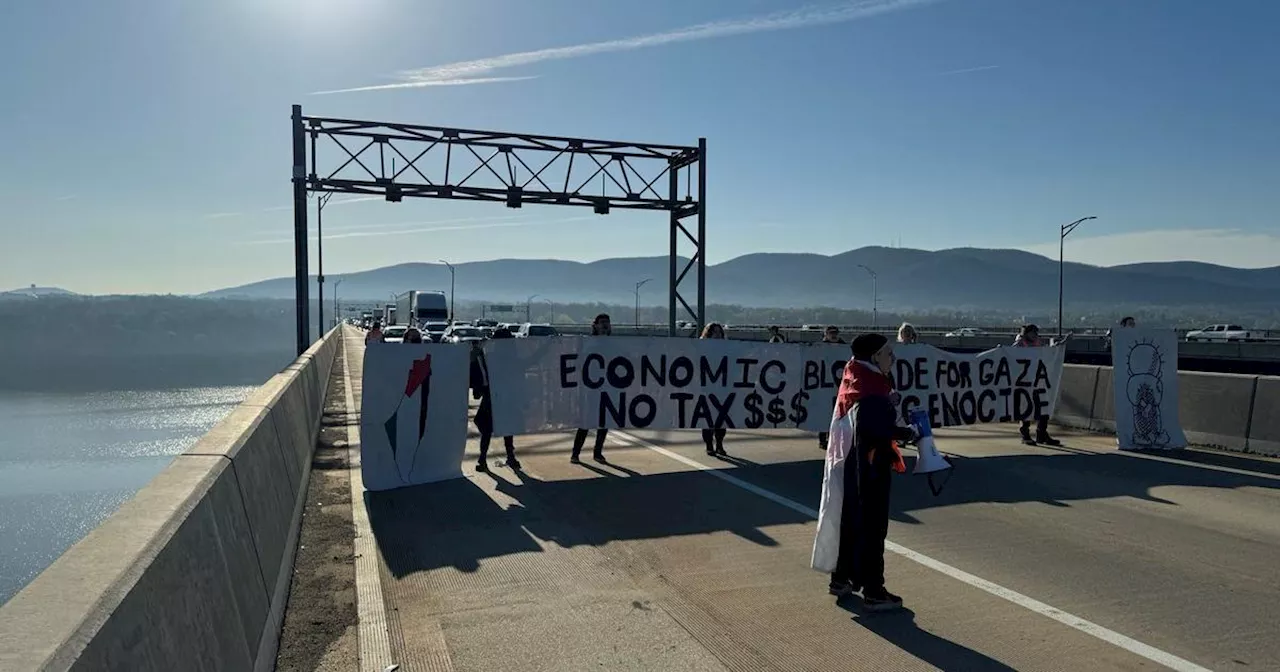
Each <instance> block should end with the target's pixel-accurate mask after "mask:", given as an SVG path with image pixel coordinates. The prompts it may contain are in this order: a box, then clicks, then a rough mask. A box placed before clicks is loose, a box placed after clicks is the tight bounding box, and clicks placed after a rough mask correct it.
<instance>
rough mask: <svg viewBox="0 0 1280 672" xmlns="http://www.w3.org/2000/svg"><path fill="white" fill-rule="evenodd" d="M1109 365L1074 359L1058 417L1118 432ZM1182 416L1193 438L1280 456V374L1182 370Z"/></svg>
mask: <svg viewBox="0 0 1280 672" xmlns="http://www.w3.org/2000/svg"><path fill="white" fill-rule="evenodd" d="M1112 376H1113V372H1112V369H1111V367H1109V366H1079V365H1073V364H1068V365H1067V366H1066V368H1065V369H1064V371H1063V375H1062V383H1061V387H1060V388H1059V392H1060V396H1059V397H1058V409H1057V412H1056V413H1055V414H1054V417H1053V421H1054V422H1055V423H1057V424H1060V425H1064V426H1067V427H1078V428H1083V429H1088V430H1092V431H1097V432H1111V433H1114V432H1115V429H1116V418H1115V387H1114V379H1113V377H1112ZM1178 391H1179V394H1178V416H1179V421H1180V424H1181V425H1182V429H1183V431H1184V432H1185V433H1186V435H1187V440H1188V441H1190V442H1192V443H1195V444H1198V445H1204V446H1212V447H1216V448H1225V449H1228V450H1234V451H1240V452H1248V453H1259V454H1262V455H1273V456H1274V455H1280V377H1276V376H1250V375H1237V374H1230V373H1201V372H1198V371H1179V372H1178Z"/></svg>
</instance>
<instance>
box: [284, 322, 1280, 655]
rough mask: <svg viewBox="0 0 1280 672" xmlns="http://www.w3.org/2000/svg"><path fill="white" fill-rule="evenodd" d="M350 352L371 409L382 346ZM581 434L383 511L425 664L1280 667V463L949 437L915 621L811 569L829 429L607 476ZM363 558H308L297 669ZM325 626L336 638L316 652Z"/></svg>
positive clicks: (909, 592)
mask: <svg viewBox="0 0 1280 672" xmlns="http://www.w3.org/2000/svg"><path fill="white" fill-rule="evenodd" d="M346 354H347V364H348V368H346V369H345V371H346V372H347V373H349V374H350V376H351V377H352V382H353V386H354V387H355V388H356V389H355V391H356V392H357V395H356V401H357V404H358V381H359V374H360V369H359V356H360V354H361V348H360V346H359V344H358V343H357V342H354V341H352V342H349V343H348V347H347V351H346ZM335 370H336V371H337V375H338V376H342V375H343V369H341V367H335ZM335 408H338V409H340V407H335ZM348 417H351V418H352V420H353V421H354V415H352V416H348ZM568 438H569V437H566V436H562V435H541V436H526V437H517V450H518V454H519V457H520V459H521V461H522V462H523V466H524V470H523V472H515V471H513V470H511V469H509V468H506V467H505V466H499V465H500V464H501V462H502V459H501V458H502V449H501V444H500V442H495V443H496V445H495V446H494V448H495V449H496V450H495V452H494V453H491V468H492V472H491V473H490V474H476V473H475V472H474V466H473V462H472V463H469V464H468V465H467V468H466V472H467V474H468V477H467V478H465V479H460V480H456V481H452V482H447V483H440V484H434V485H428V486H421V487H417V488H408V489H404V490H399V491H394V492H390V493H382V494H379V495H376V496H372V497H370V498H369V499H368V501H369V507H368V513H369V520H370V523H371V524H372V529H373V533H374V536H375V537H376V539H377V543H378V547H379V551H380V553H379V561H380V562H379V580H380V584H381V594H382V598H383V602H384V604H385V614H386V618H387V623H388V626H389V633H390V642H389V648H390V651H389V653H390V657H391V659H392V660H393V661H394V662H397V663H399V664H400V665H401V668H400V669H402V670H449V669H452V670H498V669H518V670H557V671H559V670H587V669H592V670H597V669H610V670H615V669H634V670H720V669H733V670H775V669H776V670H833V669H904V670H910V669H934V668H941V669H955V670H1000V669H1018V670H1056V669H1082V668H1084V667H1092V668H1093V669H1133V670H1136V669H1162V666H1161V665H1160V664H1157V663H1156V662H1153V660H1152V659H1153V658H1154V659H1156V660H1161V661H1163V662H1164V663H1165V664H1166V665H1169V666H1172V667H1175V668H1178V669H1197V668H1196V667H1195V665H1200V666H1204V667H1207V668H1211V669H1280V641H1278V640H1276V638H1275V637H1274V632H1275V627H1276V623H1275V619H1274V614H1275V610H1274V605H1275V604H1277V603H1278V601H1280V582H1277V581H1276V580H1275V578H1276V574H1275V568H1274V559H1275V558H1276V557H1280V517H1277V516H1276V515H1275V513H1276V511H1280V489H1277V488H1280V463H1277V462H1273V461H1265V460H1254V459H1249V458H1245V457H1240V456H1233V455H1225V454H1219V453H1211V452H1202V451H1185V452H1184V453H1182V454H1180V455H1179V456H1178V457H1177V458H1165V457H1159V458H1150V457H1143V456H1133V455H1125V454H1119V453H1117V452H1116V451H1115V450H1114V445H1113V444H1114V442H1113V441H1111V440H1109V439H1107V438H1105V437H1097V436H1084V435H1064V436H1063V438H1064V441H1065V443H1066V446H1065V447H1064V448H1061V449H1046V448H1039V447H1025V446H1022V445H1020V444H1019V443H1018V442H1017V440H1016V430H1015V429H1013V428H1011V427H1004V426H987V427H982V428H975V429H969V430H963V431H947V432H940V433H939V442H940V445H941V447H942V449H943V450H944V451H946V452H948V453H953V454H955V455H957V458H956V460H955V461H956V462H957V468H956V471H955V476H954V479H953V480H952V482H951V483H950V484H949V485H948V486H947V489H946V491H945V492H944V493H943V494H942V495H941V496H940V497H937V498H935V497H933V496H932V495H930V493H929V492H928V490H927V488H926V487H925V485H924V483H923V481H922V480H921V479H920V478H911V477H900V478H897V479H896V481H895V483H894V488H895V492H894V495H893V513H892V517H893V518H892V523H891V528H890V533H889V536H890V540H891V541H892V542H894V543H895V544H897V545H899V546H895V548H896V549H897V552H891V553H889V554H887V558H886V560H887V575H888V579H889V587H890V589H891V590H894V591H895V592H897V593H899V594H901V595H902V596H903V597H904V599H905V601H906V606H907V610H904V611H902V612H900V613H892V614H865V613H862V612H861V611H860V610H859V608H858V607H857V606H856V605H857V602H856V600H854V601H852V602H851V604H850V605H847V606H840V605H837V604H836V603H835V600H834V598H831V597H829V596H828V595H827V594H826V577H825V576H823V575H820V574H818V573H816V572H813V571H812V570H810V569H809V568H808V560H809V553H810V549H811V545H812V539H813V527H814V525H813V517H812V509H815V508H816V507H817V500H818V488H819V484H820V481H821V452H820V451H819V450H818V447H817V444H816V442H815V440H814V438H813V437H812V436H811V435H802V434H799V433H797V432H754V433H745V432H743V433H739V432H730V433H729V435H728V439H727V440H726V447H727V449H728V450H729V452H730V453H731V455H732V457H731V458H729V459H727V460H718V459H715V458H710V457H708V456H706V455H705V454H704V453H703V451H702V449H701V443H700V440H699V439H698V437H697V435H696V434H691V433H678V432H634V433H631V434H629V435H623V434H621V433H615V436H614V437H611V439H610V442H609V443H608V444H607V446H606V455H607V456H608V460H609V463H608V464H606V465H598V464H595V463H591V462H588V463H585V464H583V465H581V466H575V465H570V464H569V463H568V450H569V447H568ZM473 439H474V437H473ZM322 443H323V441H322ZM322 448H323V446H322ZM476 453H477V450H476V447H475V446H474V445H472V446H470V447H469V455H470V459H471V460H474V459H475V455H476ZM712 472H714V473H712ZM717 474H718V475H719V476H717ZM724 476H728V478H724ZM313 488H314V486H313ZM308 511H310V505H308ZM348 515H349V514H348ZM338 519H340V516H339V518H338ZM308 525H312V526H314V525H315V522H314V521H313V520H308V521H307V522H305V523H304V529H303V538H304V542H305V540H306V539H307V535H308V527H307V526H308ZM348 548H350V547H349V546H348ZM330 555H331V554H330ZM338 555H340V554H338ZM351 567H352V565H351V563H350V562H349V561H346V562H342V561H340V559H339V558H337V557H335V558H334V559H333V560H332V561H325V560H324V559H323V558H321V559H319V560H314V561H307V560H306V559H305V556H304V555H303V554H302V552H300V555H299V565H298V567H297V571H298V574H297V577H296V578H295V583H294V593H293V595H292V596H291V602H290V607H289V608H290V613H289V615H288V616H287V617H286V632H285V637H284V641H282V654H281V669H315V668H317V667H319V668H324V667H325V665H332V668H331V669H341V668H340V667H339V666H338V664H337V663H336V662H335V661H340V660H343V659H344V658H345V657H346V656H348V655H349V654H347V653H342V651H343V650H344V648H350V646H351V642H352V641H353V639H352V638H353V634H352V633H353V627H354V624H353V623H351V622H350V621H351V618H350V616H349V612H350V610H349V609H346V608H341V609H330V610H329V611H328V612H325V611H323V610H314V609H313V613H311V615H310V616H308V615H307V611H306V610H307V606H306V605H308V604H314V603H315V599H314V596H310V598H311V599H310V600H309V599H308V590H310V591H314V590H316V589H318V588H317V587H319V586H323V585H325V582H323V581H321V582H316V581H314V580H309V579H308V578H307V577H316V576H336V577H341V576H343V572H348V573H350V572H352V569H351ZM348 576H349V574H348ZM984 580H985V582H984ZM334 581H336V579H335V580H334ZM334 581H329V584H330V585H335V582H334ZM987 582H989V583H987ZM993 584H994V585H993ZM308 585H310V586H311V588H308ZM344 585H345V584H344ZM996 586H998V587H996ZM1000 588H1003V589H1007V590H1008V591H1011V592H1010V593H1008V594H1005V596H1003V597H1002V596H998V595H997V594H993V593H1000V592H1001V590H1000ZM335 599H336V598H335ZM295 601H296V602H297V603H298V604H299V605H302V606H300V607H299V611H298V612H296V613H295V610H294V602H295ZM1056 610H1061V611H1062V612H1068V613H1069V614H1070V615H1074V617H1078V618H1079V619H1085V620H1086V621H1087V623H1084V624H1080V623H1078V622H1076V619H1074V618H1071V617H1063V616H1062V615H1061V613H1060V612H1058V611H1056ZM330 612H331V613H330ZM344 614H348V615H344ZM305 619H313V621H314V623H313V625H311V629H312V630H318V631H321V632H332V633H334V634H333V635H332V636H330V637H328V638H327V641H326V639H325V638H324V637H321V638H320V639H319V641H317V639H316V637H314V636H312V637H310V638H304V637H302V636H301V635H300V634H298V633H300V632H302V631H303V630H306V628H301V629H299V628H297V625H296V624H298V623H299V622H300V620H305ZM334 621H339V623H338V625H337V626H335V625H334ZM1064 621H1066V622H1067V623H1073V622H1075V623H1076V625H1075V626H1074V627H1073V626H1072V625H1069V624H1067V623H1064ZM291 623H292V624H294V626H293V627H294V629H293V630H291V629H290V624H291ZM1089 632H1092V633H1095V634H1088V633H1089ZM1128 638H1132V639H1128ZM304 640H305V641H304ZM371 644H372V643H371V642H361V645H362V647H361V648H367V647H368V646H370V645H371ZM1143 645H1146V646H1148V647H1153V648H1144V646H1143ZM300 649H307V650H309V651H312V652H313V653H314V652H316V651H329V650H332V651H334V652H335V653H332V654H325V655H320V654H315V655H311V656H310V657H306V656H303V657H301V658H299V657H296V656H295V657H293V658H290V656H291V655H292V654H291V653H290V652H291V651H292V652H294V653H297V651H299V650H300ZM1144 654H1145V657H1144ZM303 660H305V661H309V662H307V663H306V664H304V663H302V662H298V661H303ZM371 660H372V659H371ZM290 661H292V662H290ZM290 665H294V667H290Z"/></svg>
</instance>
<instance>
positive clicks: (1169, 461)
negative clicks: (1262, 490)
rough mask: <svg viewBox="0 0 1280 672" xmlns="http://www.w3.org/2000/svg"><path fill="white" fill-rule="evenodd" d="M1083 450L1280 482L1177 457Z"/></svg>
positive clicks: (1272, 476)
mask: <svg viewBox="0 0 1280 672" xmlns="http://www.w3.org/2000/svg"><path fill="white" fill-rule="evenodd" d="M1081 450H1085V451H1088V452H1090V453H1093V454H1094V455H1113V454H1114V455H1123V456H1125V457H1136V458H1139V459H1143V460H1152V461H1155V462H1164V463H1167V464H1176V465H1178V466H1181V467H1195V468H1197V469H1207V470H1209V471H1220V472H1222V473H1224V474H1235V475H1237V476H1252V477H1254V478H1265V479H1268V480H1272V481H1280V476H1277V475H1276V474H1268V473H1265V472H1261V471H1249V470H1248V469H1237V468H1235V467H1224V466H1221V465H1217V464H1201V463H1199V462H1188V461H1186V460H1179V459H1178V458H1176V457H1165V456H1164V455H1151V454H1147V453H1131V452H1129V451H1127V450H1119V449H1116V450H1115V451H1114V452H1112V451H1096V450H1089V449H1088V448H1083V449H1081ZM1196 452H1205V451H1196Z"/></svg>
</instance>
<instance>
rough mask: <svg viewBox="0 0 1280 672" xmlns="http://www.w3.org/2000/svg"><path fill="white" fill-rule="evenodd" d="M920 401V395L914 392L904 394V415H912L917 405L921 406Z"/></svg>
mask: <svg viewBox="0 0 1280 672" xmlns="http://www.w3.org/2000/svg"><path fill="white" fill-rule="evenodd" d="M920 403H921V402H920V397H918V396H916V395H914V394H904V395H902V417H904V418H909V417H911V412H912V411H914V410H915V409H916V407H918V406H920Z"/></svg>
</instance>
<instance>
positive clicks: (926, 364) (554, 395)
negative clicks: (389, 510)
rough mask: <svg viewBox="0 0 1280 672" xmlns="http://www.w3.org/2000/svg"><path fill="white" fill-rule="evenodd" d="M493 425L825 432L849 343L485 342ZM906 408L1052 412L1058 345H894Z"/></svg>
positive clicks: (1017, 415)
mask: <svg viewBox="0 0 1280 672" xmlns="http://www.w3.org/2000/svg"><path fill="white" fill-rule="evenodd" d="M484 347H485V351H486V358H487V359H488V362H489V376H490V381H491V385H492V394H493V409H494V433H495V434H497V435H500V436H501V435H506V434H530V433H537V432H548V431H557V430H564V429H573V428H578V427H586V428H594V427H609V428H626V427H630V428H637V429H644V428H651V429H702V428H707V427H717V426H720V427H728V428H745V429H761V428H767V429H774V428H797V429H804V430H809V431H815V432H816V431H825V430H826V429H827V428H828V426H829V425H830V423H831V412H832V408H833V407H834V403H835V393H836V390H837V388H838V387H839V383H840V377H841V375H842V374H843V371H844V365H845V363H846V362H847V361H848V359H849V356H850V350H849V346H848V345H840V344H820V345H803V344H785V343H780V344H767V343H759V342H750V341H730V340H720V339H714V340H712V339H707V340H701V339H682V338H661V337H624V336H611V337H581V336H568V337H559V338H536V339H518V340H510V341H505V340H503V341H490V342H488V343H486V344H485V346H484ZM896 353H897V355H898V357H899V358H900V359H899V361H898V363H897V366H896V383H897V385H898V387H899V389H900V390H901V391H902V410H903V412H904V413H907V412H910V411H911V410H913V409H915V408H922V409H923V410H925V411H926V412H927V413H929V416H930V421H931V423H932V424H933V426H935V427H944V426H949V425H961V424H974V423H977V422H1009V421H1013V420H1023V419H1029V418H1034V417H1036V416H1037V415H1039V414H1052V412H1053V407H1054V405H1055V404H1056V403H1057V389H1058V381H1059V379H1060V378H1061V375H1062V362H1063V350H1062V348H1060V347H1059V348H997V349H996V350H992V351H990V352H986V353H982V354H980V355H963V354H955V353H949V352H945V351H943V350H939V349H937V348H934V347H932V346H928V345H911V346H899V347H898V348H897V349H896Z"/></svg>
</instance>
